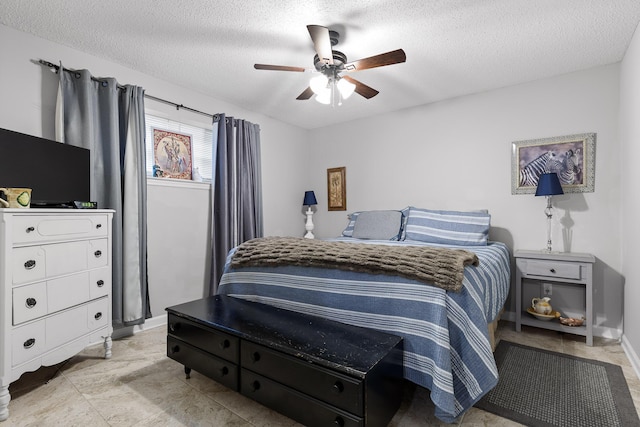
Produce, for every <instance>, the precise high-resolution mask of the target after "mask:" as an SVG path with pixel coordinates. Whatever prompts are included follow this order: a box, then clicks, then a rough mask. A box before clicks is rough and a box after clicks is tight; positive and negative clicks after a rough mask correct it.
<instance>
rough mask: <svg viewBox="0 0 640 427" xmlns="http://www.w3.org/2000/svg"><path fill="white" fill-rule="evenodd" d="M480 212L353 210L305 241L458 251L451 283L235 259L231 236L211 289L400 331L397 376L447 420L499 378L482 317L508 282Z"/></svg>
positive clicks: (504, 257) (501, 248)
mask: <svg viewBox="0 0 640 427" xmlns="http://www.w3.org/2000/svg"><path fill="white" fill-rule="evenodd" d="M370 212H371V213H370ZM390 212H393V213H394V214H391V213H390ZM383 213H384V214H383ZM395 213H397V214H395ZM398 214H399V215H398ZM384 215H386V217H385V218H384V220H381V219H380V218H382V217H383V216H384ZM372 218H373V219H372ZM360 220H362V224H358V221H360ZM396 221H397V223H396ZM489 221H490V216H489V214H488V213H486V212H477V211H473V212H453V211H432V210H427V209H420V208H414V207H408V208H405V209H403V210H399V211H369V212H361V213H360V212H359V213H356V215H353V214H352V216H351V220H350V222H349V224H348V225H347V228H346V229H345V230H344V231H343V234H342V236H340V237H338V238H335V239H329V240H325V241H323V243H320V242H317V243H309V244H316V245H342V246H339V247H340V248H342V247H345V248H346V247H348V248H349V250H353V248H358V249H357V250H359V251H362V252H367V251H372V250H375V251H384V250H387V248H388V250H390V251H391V250H392V251H395V252H394V253H397V252H398V251H405V250H406V251H415V250H423V251H425V252H428V253H429V254H433V253H435V252H438V253H439V252H446V253H447V254H453V253H454V252H455V254H456V256H458V255H460V254H462V253H463V254H464V255H465V256H464V257H462V258H460V257H459V256H458V257H457V258H459V259H458V261H457V262H460V259H463V261H462V262H463V264H464V265H463V266H462V267H461V274H460V277H459V279H460V286H459V287H458V288H456V289H451V288H447V287H446V286H445V287H442V286H440V285H435V282H436V281H437V280H436V279H434V283H426V282H425V280H424V279H423V278H422V276H419V277H420V278H411V277H413V276H411V275H407V274H403V275H392V274H389V273H386V272H383V273H380V272H379V271H377V270H371V271H369V270H367V269H366V268H364V269H363V268H353V267H351V268H350V267H349V266H346V267H345V266H344V265H339V263H334V264H332V263H328V264H325V265H319V264H315V263H313V262H307V261H306V260H303V261H302V262H297V263H296V262H293V263H290V264H289V263H285V262H280V260H279V261H278V262H276V263H273V262H272V263H271V264H269V263H267V264H260V263H257V264H255V263H254V264H251V263H249V264H246V263H245V264H242V263H238V262H236V261H234V260H237V258H241V257H240V256H239V254H240V253H241V252H242V251H243V246H242V245H240V247H239V248H234V249H233V250H232V251H231V252H230V253H229V255H228V257H227V265H226V267H225V271H224V274H223V276H222V278H221V281H220V285H219V288H218V293H219V294H224V295H229V296H233V297H236V298H242V299H246V300H250V301H256V302H260V303H264V304H270V305H274V306H277V307H280V308H284V309H288V310H293V311H297V312H303V313H306V314H312V315H317V316H322V317H328V318H331V319H333V320H337V321H340V322H343V323H348V324H352V325H356V326H363V327H369V328H374V329H378V330H382V331H385V332H389V333H392V334H396V335H399V336H402V337H403V338H404V377H405V379H407V380H409V381H411V382H413V383H415V384H418V385H420V386H422V387H425V388H427V389H429V390H430V397H431V400H432V401H433V403H434V405H435V407H436V413H435V415H436V416H437V417H438V418H440V419H441V420H442V421H444V422H448V423H450V422H455V421H456V420H457V419H458V418H459V416H460V415H461V414H463V413H464V412H465V411H466V410H468V409H469V408H470V407H472V406H473V405H474V403H475V402H477V401H478V400H479V399H480V398H481V397H482V396H483V395H484V394H486V393H487V392H488V391H489V390H491V389H492V388H493V387H494V386H495V385H496V384H497V381H498V372H497V368H496V364H495V360H494V358H493V353H492V338H491V335H492V331H491V330H490V328H489V324H490V323H492V322H493V323H495V321H496V320H497V318H498V316H499V314H500V311H501V309H502V307H503V305H504V302H505V301H506V298H507V295H508V292H509V283H510V276H511V274H510V261H509V257H510V255H509V251H508V248H507V247H506V245H504V244H503V243H499V242H491V241H488V230H489ZM389 224H391V225H393V224H396V225H395V226H391V225H389ZM365 225H366V227H365ZM303 240H306V239H298V241H303ZM298 241H296V242H295V243H296V244H298ZM281 242H282V241H279V242H278V243H281ZM261 243H262V242H261ZM336 247H338V246H336ZM254 248H255V246H254ZM365 248H366V249H365ZM296 252H299V251H296ZM469 254H471V255H472V258H471V262H467V261H469V259H468V257H469ZM430 256H431V255H430ZM276 258H282V257H281V256H278V257H276ZM465 260H466V261H465ZM474 261H476V262H474ZM427 263H428V262H427ZM472 264H477V265H472ZM331 266H335V268H333V267H331ZM443 268H445V267H442V268H441V269H443ZM456 268H458V267H456ZM446 269H449V267H446ZM401 270H403V271H404V270H406V269H404V268H402V269H401ZM433 277H436V276H433ZM438 277H440V276H438Z"/></svg>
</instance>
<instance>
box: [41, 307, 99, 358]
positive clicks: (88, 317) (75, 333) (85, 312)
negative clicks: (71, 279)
mask: <svg viewBox="0 0 640 427" xmlns="http://www.w3.org/2000/svg"><path fill="white" fill-rule="evenodd" d="M108 318H109V298H102V299H99V300H97V301H93V302H91V303H88V304H84V305H80V306H77V307H73V308H70V309H68V310H65V311H62V312H59V313H56V314H54V315H52V316H50V317H47V318H46V319H45V320H46V322H45V323H46V330H45V331H46V337H47V347H49V348H52V347H56V346H59V345H62V344H65V343H67V342H69V341H72V340H73V339H75V338H77V337H79V336H81V335H84V334H87V333H89V332H91V331H94V330H96V329H100V328H102V327H105V326H107V324H108Z"/></svg>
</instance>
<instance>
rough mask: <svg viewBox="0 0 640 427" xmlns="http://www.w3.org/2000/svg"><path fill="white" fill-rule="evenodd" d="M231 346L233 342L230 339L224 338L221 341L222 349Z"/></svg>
mask: <svg viewBox="0 0 640 427" xmlns="http://www.w3.org/2000/svg"><path fill="white" fill-rule="evenodd" d="M230 346H231V342H230V341H229V340H223V341H220V348H221V349H223V350H224V349H225V348H229V347H230Z"/></svg>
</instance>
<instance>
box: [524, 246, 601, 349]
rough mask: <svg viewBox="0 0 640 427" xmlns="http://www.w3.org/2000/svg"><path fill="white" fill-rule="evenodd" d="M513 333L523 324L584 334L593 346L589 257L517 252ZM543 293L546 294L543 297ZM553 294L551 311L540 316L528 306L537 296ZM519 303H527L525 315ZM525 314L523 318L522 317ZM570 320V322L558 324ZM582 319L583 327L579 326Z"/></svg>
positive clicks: (591, 287) (590, 259) (591, 262)
mask: <svg viewBox="0 0 640 427" xmlns="http://www.w3.org/2000/svg"><path fill="white" fill-rule="evenodd" d="M514 257H515V259H516V331H518V332H520V330H521V328H522V325H528V326H535V327H538V328H543V329H551V330H554V331H561V332H567V333H570V334H576V335H583V336H585V337H586V344H587V345H589V346H591V345H593V264H594V262H595V257H594V256H593V255H591V254H578V253H557V252H556V253H549V252H544V251H523V250H517V251H515V253H514ZM545 293H546V295H545ZM552 293H553V294H554V304H553V311H552V312H551V313H550V314H549V315H548V317H543V316H544V315H541V314H539V313H537V312H536V311H535V310H533V308H532V307H531V306H529V301H531V303H532V304H533V300H535V298H536V297H539V296H540V295H543V296H544V297H550V296H551V294H552ZM522 301H527V306H528V308H527V310H526V311H527V312H528V313H530V314H531V315H532V316H535V317H536V319H534V318H533V317H532V316H530V315H529V314H524V313H523V312H524V310H523V304H522ZM523 314H524V315H523ZM563 318H570V319H572V320H565V321H561V320H560V319H563ZM579 320H582V322H583V323H584V325H582V324H580V325H579V324H578V323H580V322H579Z"/></svg>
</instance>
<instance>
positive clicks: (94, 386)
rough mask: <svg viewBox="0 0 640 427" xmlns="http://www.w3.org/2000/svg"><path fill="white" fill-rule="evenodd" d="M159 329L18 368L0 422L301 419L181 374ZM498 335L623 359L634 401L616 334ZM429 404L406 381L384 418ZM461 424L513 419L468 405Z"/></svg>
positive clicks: (417, 413) (429, 419)
mask: <svg viewBox="0 0 640 427" xmlns="http://www.w3.org/2000/svg"><path fill="white" fill-rule="evenodd" d="M165 334H166V331H165V328H163V327H159V328H154V329H150V330H147V331H144V332H141V333H138V334H136V335H135V336H132V337H128V338H124V339H120V340H116V341H114V343H113V357H112V358H111V359H110V360H104V359H102V355H103V349H102V346H94V347H91V348H88V349H86V350H85V351H83V352H82V353H80V354H79V355H77V356H75V357H73V358H71V359H70V360H68V361H67V362H64V363H62V364H60V365H57V366H55V367H49V368H42V369H40V370H38V371H37V372H34V373H28V374H25V375H23V376H22V377H21V378H20V379H19V380H18V381H16V382H14V383H13V384H11V386H10V392H11V395H12V400H11V402H10V404H9V411H10V415H9V419H8V420H6V421H4V422H0V427H10V426H11V427H13V426H65V427H67V426H83V427H84V426H92V427H93V426H136V427H145V426H238V427H240V426H246V427H250V426H256V427H263V426H299V424H297V423H296V422H294V421H292V420H290V419H288V418H286V417H284V416H282V415H280V414H278V413H275V412H273V411H271V410H269V409H267V408H265V407H263V406H261V405H260V404H258V403H255V402H253V401H251V400H249V399H247V398H245V397H243V396H241V395H240V394H238V393H235V392H233V391H230V390H229V389H227V388H225V387H223V386H221V385H219V384H217V383H216V382H214V381H212V380H210V379H208V378H206V377H204V376H202V375H200V374H198V373H197V372H195V371H194V372H192V374H191V379H189V380H186V379H185V375H184V372H183V369H182V366H181V365H179V364H178V363H177V362H174V361H173V360H171V359H169V358H167V356H166V353H165V352H166V347H165V346H166V339H165ZM497 336H498V338H499V339H506V340H508V341H513V342H517V343H521V344H525V345H530V346H535V347H542V348H547V349H550V350H554V351H558V352H564V353H569V354H573V355H576V356H580V357H586V358H591V359H598V360H602V361H605V362H609V363H615V364H618V365H620V366H622V369H623V371H624V374H625V376H626V379H627V383H628V384H629V388H630V390H631V394H632V396H633V399H634V402H635V404H636V409H639V408H640V380H638V377H637V376H636V374H635V371H634V370H633V368H632V367H631V365H630V363H629V361H628V360H627V357H626V356H625V354H624V351H623V350H622V348H621V346H620V344H619V343H618V342H617V341H613V340H604V339H596V340H595V345H594V347H586V346H585V345H584V337H578V336H574V335H568V334H566V335H563V334H559V333H556V332H552V331H544V330H540V329H537V328H529V327H525V326H523V332H521V333H516V332H515V331H514V324H513V323H511V322H504V321H503V322H501V323H500V326H499V328H498V333H497ZM433 409H434V408H433V405H432V404H431V403H430V401H429V393H428V391H427V390H425V389H423V388H421V387H415V386H413V385H409V384H408V383H407V386H406V387H405V396H404V402H403V404H402V406H401V407H400V409H399V410H398V412H397V413H396V415H395V417H394V418H393V420H392V421H391V424H390V426H394V427H409V426H439V425H446V424H443V423H441V422H439V421H438V420H437V418H435V417H434V416H433ZM459 425H461V426H514V425H519V424H517V423H514V422H512V421H509V420H507V419H504V418H500V417H497V416H495V415H492V414H490V413H488V412H484V411H482V410H480V409H476V408H472V409H471V410H469V411H468V412H467V413H466V414H465V416H464V418H463V419H462V420H461V421H460V423H459Z"/></svg>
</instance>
